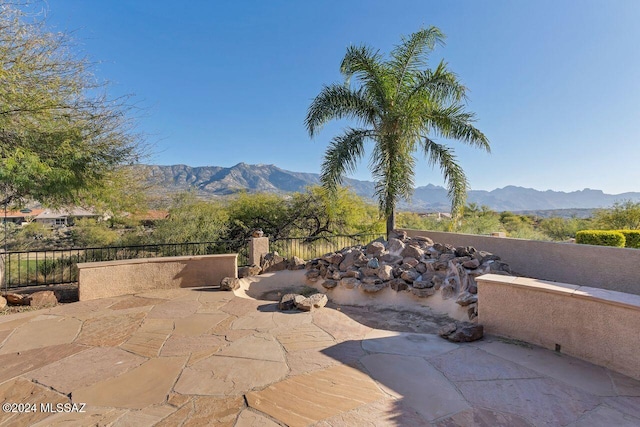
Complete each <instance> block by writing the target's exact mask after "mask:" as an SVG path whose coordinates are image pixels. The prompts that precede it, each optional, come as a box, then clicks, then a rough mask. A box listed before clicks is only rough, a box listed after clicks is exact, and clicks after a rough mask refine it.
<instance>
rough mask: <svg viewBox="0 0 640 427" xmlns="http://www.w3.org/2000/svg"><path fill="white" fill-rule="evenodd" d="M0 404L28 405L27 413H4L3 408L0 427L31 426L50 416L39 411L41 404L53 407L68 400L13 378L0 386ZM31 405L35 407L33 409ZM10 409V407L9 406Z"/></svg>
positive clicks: (31, 383) (30, 383) (45, 389)
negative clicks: (2, 426)
mask: <svg viewBox="0 0 640 427" xmlns="http://www.w3.org/2000/svg"><path fill="white" fill-rule="evenodd" d="M0 396H1V397H2V402H1V403H2V404H3V405H4V404H5V403H8V404H10V405H11V404H23V405H25V404H26V405H29V407H30V408H31V409H30V410H29V411H19V412H18V411H16V412H11V410H10V411H6V410H5V408H4V406H3V410H2V411H1V412H0V425H9V426H16V427H18V426H31V425H33V424H35V423H37V422H39V421H41V420H43V419H45V418H46V417H48V416H49V415H50V414H49V413H47V412H43V411H41V410H40V404H41V403H45V404H46V403H51V405H52V406H53V407H55V406H56V404H58V403H63V404H64V403H69V398H68V397H66V396H63V395H61V394H58V393H56V392H54V391H52V390H49V389H47V388H46V387H43V386H40V385H38V384H35V383H33V382H31V381H28V380H26V379H23V378H15V379H13V380H11V381H7V382H5V383H3V384H2V385H0ZM31 405H34V406H35V409H33V407H32V406H31ZM10 407H11V406H10Z"/></svg>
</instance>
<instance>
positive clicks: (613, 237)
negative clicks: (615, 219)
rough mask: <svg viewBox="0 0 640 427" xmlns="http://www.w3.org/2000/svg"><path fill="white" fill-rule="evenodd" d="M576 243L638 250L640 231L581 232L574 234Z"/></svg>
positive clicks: (639, 247)
mask: <svg viewBox="0 0 640 427" xmlns="http://www.w3.org/2000/svg"><path fill="white" fill-rule="evenodd" d="M576 243H581V244H583V245H598V246H615V247H618V248H636V249H640V230H582V231H578V232H577V233H576Z"/></svg>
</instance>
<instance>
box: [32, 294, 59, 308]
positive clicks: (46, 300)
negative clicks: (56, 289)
mask: <svg viewBox="0 0 640 427" xmlns="http://www.w3.org/2000/svg"><path fill="white" fill-rule="evenodd" d="M57 304H58V298H56V295H55V294H54V293H53V291H39V292H34V293H32V294H31V301H30V305H31V307H35V308H44V307H53V306H55V305H57Z"/></svg>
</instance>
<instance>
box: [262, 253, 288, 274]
mask: <svg viewBox="0 0 640 427" xmlns="http://www.w3.org/2000/svg"><path fill="white" fill-rule="evenodd" d="M260 267H262V272H263V273H268V272H270V271H282V270H286V268H287V260H285V259H284V258H283V257H281V256H280V255H278V253H277V252H270V253H268V254H264V255H263V256H262V259H261V260H260Z"/></svg>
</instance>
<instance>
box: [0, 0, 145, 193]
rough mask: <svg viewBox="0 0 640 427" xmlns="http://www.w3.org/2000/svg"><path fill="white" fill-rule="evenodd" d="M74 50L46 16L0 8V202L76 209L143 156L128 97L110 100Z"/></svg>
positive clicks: (16, 8)
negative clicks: (120, 169) (123, 167)
mask: <svg viewBox="0 0 640 427" xmlns="http://www.w3.org/2000/svg"><path fill="white" fill-rule="evenodd" d="M73 48H74V46H73V45H72V44H71V43H70V42H69V40H68V38H67V36H66V35H65V34H61V33H52V32H50V31H48V30H47V29H46V28H45V22H44V21H43V20H42V16H41V15H40V16H39V15H35V16H33V15H26V14H25V13H23V12H22V11H21V10H20V9H19V8H18V7H16V6H15V5H12V4H9V3H6V2H5V3H3V4H2V7H0V190H1V192H2V197H3V199H0V204H4V203H12V202H16V201H19V200H21V199H25V198H30V199H36V200H39V201H41V202H47V203H48V204H49V205H55V204H62V203H78V202H79V201H81V200H82V199H84V196H86V195H87V194H100V193H101V192H103V191H106V189H113V188H115V187H113V186H110V185H109V182H108V181H105V178H109V177H112V176H113V175H114V174H115V173H116V171H117V170H118V167H119V166H120V165H123V164H128V163H131V162H134V161H136V160H137V158H138V156H139V154H140V153H141V145H140V139H139V138H138V136H137V135H135V134H134V133H133V132H132V124H131V122H130V120H129V119H128V118H127V113H128V110H129V107H128V105H127V104H126V103H125V101H126V98H119V99H109V98H108V97H107V96H106V95H105V93H104V89H105V85H104V84H101V83H99V82H96V81H95V79H94V78H93V76H92V75H91V72H90V69H91V63H90V62H89V60H88V59H86V58H80V57H77V56H75V55H74V54H73V50H74V49H73Z"/></svg>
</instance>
